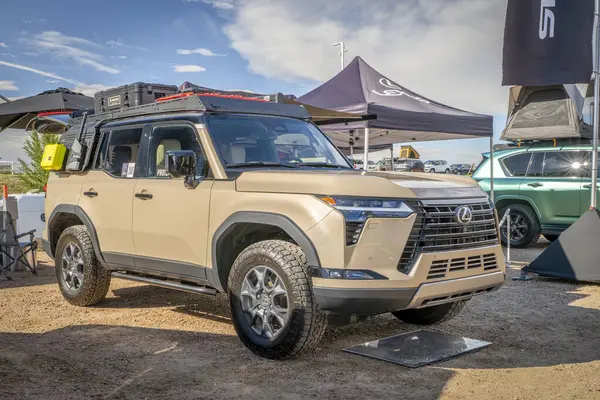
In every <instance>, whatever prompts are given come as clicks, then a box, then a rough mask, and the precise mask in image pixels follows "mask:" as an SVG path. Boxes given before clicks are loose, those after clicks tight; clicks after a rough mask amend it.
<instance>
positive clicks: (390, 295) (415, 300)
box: [313, 271, 505, 315]
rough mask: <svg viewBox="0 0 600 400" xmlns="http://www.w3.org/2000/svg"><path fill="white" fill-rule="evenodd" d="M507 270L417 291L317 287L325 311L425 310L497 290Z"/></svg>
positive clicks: (421, 287) (440, 282)
mask: <svg viewBox="0 0 600 400" xmlns="http://www.w3.org/2000/svg"><path fill="white" fill-rule="evenodd" d="M504 276H505V273H504V271H498V272H493V273H490V274H485V275H477V276H470V277H466V278H459V279H451V280H447V281H438V282H432V283H424V284H422V285H420V286H419V287H416V288H395V289H388V288H383V289H347V288H346V289H345V288H332V287H321V286H314V287H313V291H314V294H315V298H316V300H317V304H318V305H319V307H320V308H321V309H322V310H325V311H330V312H332V313H334V314H340V315H376V314H382V313H385V312H390V311H397V310H402V309H408V308H422V307H430V306H436V305H439V304H444V303H451V302H455V301H459V300H469V299H470V298H472V297H473V296H476V295H479V294H484V293H489V292H492V291H494V290H498V289H499V288H500V286H502V284H503V283H504Z"/></svg>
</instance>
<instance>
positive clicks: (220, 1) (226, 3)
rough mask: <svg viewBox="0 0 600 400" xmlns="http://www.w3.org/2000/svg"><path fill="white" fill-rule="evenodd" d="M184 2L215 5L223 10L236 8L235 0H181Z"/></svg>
mask: <svg viewBox="0 0 600 400" xmlns="http://www.w3.org/2000/svg"><path fill="white" fill-rule="evenodd" d="M181 1H183V2H184V3H204V4H208V5H211V6H213V7H214V8H220V9H222V10H231V9H233V8H235V6H234V2H235V1H234V0H181Z"/></svg>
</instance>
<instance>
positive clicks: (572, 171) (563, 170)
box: [543, 151, 585, 178]
mask: <svg viewBox="0 0 600 400" xmlns="http://www.w3.org/2000/svg"><path fill="white" fill-rule="evenodd" d="M584 158H585V152H580V151H566V152H562V151H548V152H546V158H545V160H544V175H543V176H544V177H562V178H564V177H575V176H581V172H582V171H581V164H582V163H584V162H585V160H584Z"/></svg>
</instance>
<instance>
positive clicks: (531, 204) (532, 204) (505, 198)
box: [494, 195, 542, 219]
mask: <svg viewBox="0 0 600 400" xmlns="http://www.w3.org/2000/svg"><path fill="white" fill-rule="evenodd" d="M511 200H521V201H524V202H526V203H527V204H529V207H531V209H532V210H533V212H534V213H535V215H536V216H537V217H538V219H541V217H542V214H541V213H540V210H539V209H538V207H537V205H536V204H535V202H534V201H533V200H531V198H529V197H527V196H520V195H512V196H500V197H497V198H496V199H495V200H494V203H495V205H496V206H497V204H498V203H499V202H500V201H507V202H510V201H511ZM499 212H500V210H498V213H499ZM499 217H500V218H501V217H502V216H501V215H499Z"/></svg>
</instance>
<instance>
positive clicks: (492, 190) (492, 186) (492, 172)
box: [490, 134, 494, 203]
mask: <svg viewBox="0 0 600 400" xmlns="http://www.w3.org/2000/svg"><path fill="white" fill-rule="evenodd" d="M490 198H491V199H492V203H493V202H494V135H493V134H492V136H490Z"/></svg>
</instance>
